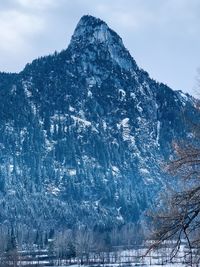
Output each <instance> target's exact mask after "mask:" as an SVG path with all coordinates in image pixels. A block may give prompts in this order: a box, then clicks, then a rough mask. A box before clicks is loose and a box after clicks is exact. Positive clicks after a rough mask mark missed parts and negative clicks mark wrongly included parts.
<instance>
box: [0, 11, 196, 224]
mask: <svg viewBox="0 0 200 267" xmlns="http://www.w3.org/2000/svg"><path fill="white" fill-rule="evenodd" d="M0 99H1V106H0V122H1V123H0V162H1V164H0V221H1V223H5V224H7V223H9V222H18V223H22V224H27V225H30V226H34V227H38V226H40V227H41V226H42V227H43V228H54V227H63V226H65V227H66V226H68V227H71V226H72V225H76V224H80V223H83V224H86V225H88V226H90V227H94V226H97V227H110V226H113V225H116V224H123V223H127V222H136V221H138V220H141V219H142V218H143V212H144V211H145V210H146V209H147V208H148V207H150V206H152V205H153V203H154V201H155V199H156V197H157V196H158V193H159V192H160V191H161V190H163V188H165V186H166V185H167V183H168V176H167V174H166V173H164V172H163V171H162V168H163V167H162V163H163V162H165V161H166V160H168V159H169V157H170V155H171V153H172V147H171V146H172V141H173V140H177V139H178V140H184V141H186V142H187V141H188V140H190V139H191V138H192V126H191V124H188V122H187V121H188V120H189V121H192V120H193V121H196V122H197V121H199V114H198V112H197V110H196V107H195V106H196V102H197V101H196V100H195V99H194V98H192V97H191V96H189V95H185V94H183V93H182V92H178V91H172V90H171V89H170V88H169V87H167V86H166V85H164V84H160V83H157V82H155V81H154V80H152V79H151V78H150V77H149V75H148V73H147V72H145V71H144V70H142V69H140V68H139V67H138V66H137V64H136V62H135V61H134V59H133V58H132V57H131V55H130V54H129V52H128V50H127V49H126V48H125V47H124V45H123V42H122V40H121V38H120V37H119V36H118V35H117V34H116V33H115V32H114V31H113V30H111V29H110V28H109V27H108V26H107V24H106V23H105V22H103V21H101V20H100V19H97V18H94V17H92V16H83V17H82V18H81V20H80V22H79V23H78V25H77V27H76V29H75V32H74V34H73V36H72V39H71V42H70V45H69V47H68V48H67V49H66V50H63V51H62V52H61V53H55V54H54V55H51V56H47V57H43V58H39V59H37V60H34V61H33V62H32V63H31V64H28V65H27V66H26V67H25V69H24V70H23V71H22V72H21V73H19V74H5V73H1V74H0Z"/></svg>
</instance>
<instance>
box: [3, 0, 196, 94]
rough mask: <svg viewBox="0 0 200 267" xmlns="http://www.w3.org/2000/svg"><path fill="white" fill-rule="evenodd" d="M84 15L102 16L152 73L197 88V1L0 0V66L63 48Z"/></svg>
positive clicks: (20, 64) (13, 68)
mask: <svg viewBox="0 0 200 267" xmlns="http://www.w3.org/2000/svg"><path fill="white" fill-rule="evenodd" d="M84 14H90V15H93V16H96V17H99V18H101V19H103V20H104V21H106V22H107V24H108V25H109V26H110V27H111V28H112V29H114V30H115V31H116V32H117V33H118V34H119V35H120V36H121V37H122V38H123V41H124V44H125V46H126V48H128V50H129V51H130V52H131V54H132V56H133V57H134V58H135V60H136V62H137V63H138V65H139V66H140V67H142V68H143V69H145V70H146V71H148V72H149V74H150V76H151V77H153V78H154V79H156V80H157V81H159V82H163V83H166V84H168V85H169V86H170V87H172V88H173V89H175V90H183V91H184V92H189V93H191V94H193V95H195V94H197V93H198V89H197V86H196V76H197V69H198V68H199V67H200V0H0V38H1V39H0V71H8V72H18V71H20V70H22V69H23V68H24V66H25V64H26V63H28V62H31V61H32V60H33V59H34V58H37V57H39V56H43V55H48V54H50V53H53V52H54V51H55V50H57V51H60V50H62V49H64V48H66V47H67V46H68V44H69V42H70V38H71V35H72V34H73V31H74V28H75V26H76V24H77V23H78V21H79V19H80V18H81V16H82V15H84ZM195 91H196V92H195ZM199 92H200V89H199Z"/></svg>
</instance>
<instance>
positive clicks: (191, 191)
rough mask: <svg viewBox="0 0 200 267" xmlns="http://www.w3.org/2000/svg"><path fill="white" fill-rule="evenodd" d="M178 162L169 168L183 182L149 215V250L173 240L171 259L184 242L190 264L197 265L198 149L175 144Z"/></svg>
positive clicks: (199, 235)
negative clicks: (160, 206)
mask: <svg viewBox="0 0 200 267" xmlns="http://www.w3.org/2000/svg"><path fill="white" fill-rule="evenodd" d="M175 151H176V154H177V159H176V160H174V161H172V162H171V163H170V164H169V165H168V170H169V171H170V172H171V173H172V174H176V175H177V176H178V177H181V180H182V183H181V184H179V188H178V190H177V191H176V192H173V193H171V194H170V198H169V199H167V202H168V203H167V204H166V205H164V208H162V209H159V210H158V212H157V213H156V214H151V217H152V218H153V222H154V226H155V231H154V233H153V239H154V240H155V242H154V243H153V245H152V246H151V247H150V249H149V250H151V249H155V248H158V247H159V246H160V245H161V244H162V243H163V242H164V241H166V240H171V239H173V240H175V241H176V242H175V243H174V245H173V249H172V251H171V258H173V257H175V256H176V255H177V253H178V251H179V249H180V246H181V243H182V242H183V240H184V242H185V241H186V242H187V247H188V251H189V259H190V264H191V265H192V263H193V262H194V254H196V257H195V261H196V262H200V255H199V249H200V149H199V148H196V147H193V146H187V147H180V146H178V145H175Z"/></svg>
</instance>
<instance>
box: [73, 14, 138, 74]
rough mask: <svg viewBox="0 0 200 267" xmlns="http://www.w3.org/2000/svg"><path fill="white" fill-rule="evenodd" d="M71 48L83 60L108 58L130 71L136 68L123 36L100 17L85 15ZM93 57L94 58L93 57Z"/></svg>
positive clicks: (107, 59)
mask: <svg viewBox="0 0 200 267" xmlns="http://www.w3.org/2000/svg"><path fill="white" fill-rule="evenodd" d="M70 48H71V51H72V54H74V55H75V57H76V56H77V57H78V58H79V59H81V61H87V60H85V59H86V58H88V59H89V61H90V62H91V60H92V61H93V62H94V61H98V62H99V61H101V60H106V62H110V63H111V64H114V65H116V64H117V65H118V66H119V67H120V68H121V69H126V70H128V71H130V70H133V69H136V68H137V66H136V63H135V61H134V59H133V58H132V57H131V55H130V53H129V51H128V50H127V49H126V48H125V47H124V44H123V42H122V39H121V37H120V36H119V35H118V34H117V33H116V32H115V31H113V30H112V29H110V28H109V27H108V25H107V24H106V23H105V22H104V21H102V20H101V19H99V18H95V17H93V16H89V15H85V16H83V17H82V18H81V19H80V21H79V23H78V24H77V27H76V29H75V31H74V34H73V36H72V39H71V43H70ZM91 57H92V58H91Z"/></svg>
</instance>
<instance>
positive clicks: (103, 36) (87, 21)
mask: <svg viewBox="0 0 200 267" xmlns="http://www.w3.org/2000/svg"><path fill="white" fill-rule="evenodd" d="M116 39H118V40H117V41H118V42H120V43H121V44H122V40H121V38H120V37H119V36H118V35H117V34H116V33H115V32H114V31H113V30H111V29H110V28H109V27H108V25H107V24H106V23H105V22H104V21H102V20H101V19H99V18H96V17H93V16H89V15H85V16H83V17H82V18H81V19H80V21H79V23H78V25H77V27H76V29H75V31H74V34H73V37H72V40H73V41H74V40H76V41H77V40H78V41H87V42H89V43H94V42H96V43H106V44H110V43H113V42H116Z"/></svg>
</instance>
